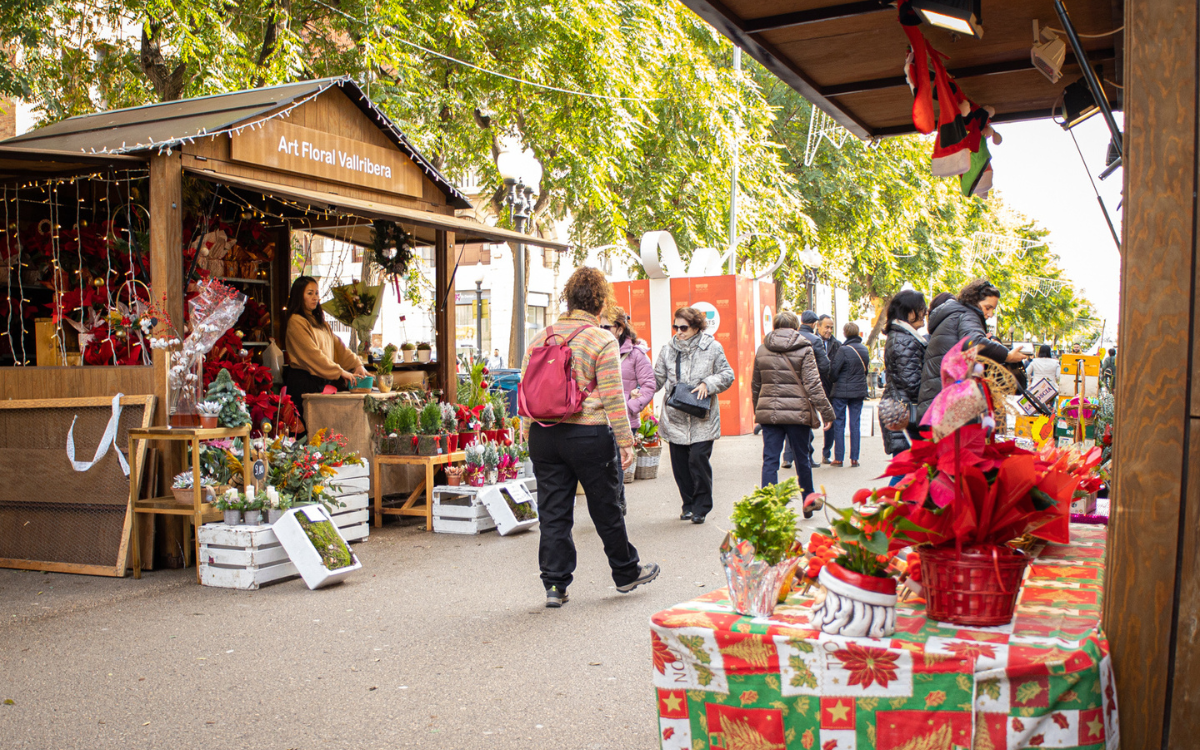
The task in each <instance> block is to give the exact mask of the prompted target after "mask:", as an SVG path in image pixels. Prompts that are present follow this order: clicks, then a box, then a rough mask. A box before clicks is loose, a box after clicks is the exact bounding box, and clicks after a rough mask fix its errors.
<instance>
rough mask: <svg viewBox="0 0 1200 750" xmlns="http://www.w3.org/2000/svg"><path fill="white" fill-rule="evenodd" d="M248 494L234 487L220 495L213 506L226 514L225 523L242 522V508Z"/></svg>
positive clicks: (233, 524)
mask: <svg viewBox="0 0 1200 750" xmlns="http://www.w3.org/2000/svg"><path fill="white" fill-rule="evenodd" d="M245 502H246V496H245V495H243V494H242V493H240V492H238V491H237V490H235V489H233V488H232V487H231V488H230V489H229V490H228V491H227V492H225V494H223V495H218V496H217V500H216V502H215V503H213V507H214V508H216V509H217V510H219V511H221V512H222V513H224V514H225V524H226V525H228V526H237V525H238V524H240V523H241V522H242V508H243V507H244V504H245Z"/></svg>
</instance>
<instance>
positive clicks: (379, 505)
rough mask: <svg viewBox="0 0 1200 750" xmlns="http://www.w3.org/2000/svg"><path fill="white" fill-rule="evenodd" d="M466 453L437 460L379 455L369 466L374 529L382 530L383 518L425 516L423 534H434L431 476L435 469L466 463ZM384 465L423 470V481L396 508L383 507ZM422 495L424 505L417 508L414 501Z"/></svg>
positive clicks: (433, 458) (434, 457)
mask: <svg viewBox="0 0 1200 750" xmlns="http://www.w3.org/2000/svg"><path fill="white" fill-rule="evenodd" d="M466 458H467V454H466V452H465V451H455V452H454V453H443V454H442V455H440V456H390V455H378V456H375V459H374V460H373V461H372V462H371V491H372V492H374V493H375V527H376V528H378V527H380V526H383V517H384V516H385V515H386V516H425V530H426V531H430V532H432V531H433V491H432V490H433V474H434V472H435V471H436V470H437V467H438V466H441V465H443V464H450V463H458V462H461V461H465V460H466ZM385 464H393V465H395V464H398V465H402V466H424V467H425V478H424V479H423V480H422V481H421V483H420V484H418V485H417V488H416V489H414V490H413V491H412V494H410V495H409V496H408V499H407V500H405V501H404V504H403V505H401V506H400V507H399V508H385V507H383V483H382V482H380V481H379V467H380V466H383V465H385ZM422 493H424V494H425V505H424V506H420V505H417V504H416V502H417V498H418V497H419V496H420V495H421V494H422Z"/></svg>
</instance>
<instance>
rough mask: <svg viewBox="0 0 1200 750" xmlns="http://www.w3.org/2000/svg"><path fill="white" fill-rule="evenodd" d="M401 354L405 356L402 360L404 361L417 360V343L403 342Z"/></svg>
mask: <svg viewBox="0 0 1200 750" xmlns="http://www.w3.org/2000/svg"><path fill="white" fill-rule="evenodd" d="M400 356H401V357H402V358H403V359H402V360H401V361H403V362H416V361H417V345H416V344H412V343H409V342H407V341H405V342H404V343H403V344H401V345H400Z"/></svg>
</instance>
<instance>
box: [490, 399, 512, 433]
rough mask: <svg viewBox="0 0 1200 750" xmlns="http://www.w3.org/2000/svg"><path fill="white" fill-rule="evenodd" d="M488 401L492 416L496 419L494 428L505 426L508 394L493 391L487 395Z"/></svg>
mask: <svg viewBox="0 0 1200 750" xmlns="http://www.w3.org/2000/svg"><path fill="white" fill-rule="evenodd" d="M489 401H490V402H491V404H492V417H493V418H494V419H495V420H496V428H497V429H503V428H505V427H507V426H508V425H507V422H508V396H507V395H506V394H505V393H504V392H503V391H493V392H492V393H491V394H490V396H489Z"/></svg>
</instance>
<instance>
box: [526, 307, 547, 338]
mask: <svg viewBox="0 0 1200 750" xmlns="http://www.w3.org/2000/svg"><path fill="white" fill-rule="evenodd" d="M545 327H546V308H544V307H534V306H533V305H527V306H526V307H525V329H526V330H525V340H526V341H529V340H530V339H532V338H533V335H534V334H535V333H537V332H538V331H540V330H542V329H543V328H545Z"/></svg>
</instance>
